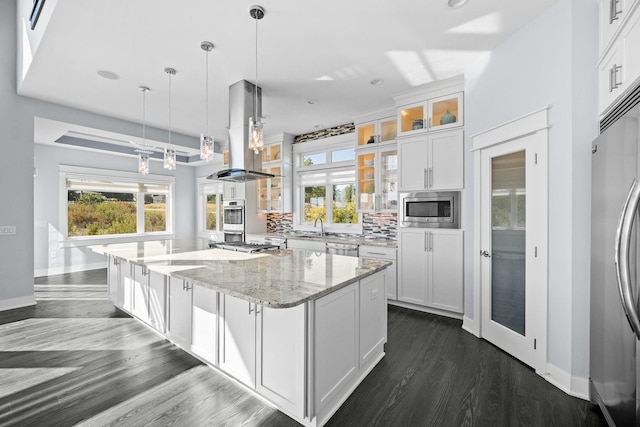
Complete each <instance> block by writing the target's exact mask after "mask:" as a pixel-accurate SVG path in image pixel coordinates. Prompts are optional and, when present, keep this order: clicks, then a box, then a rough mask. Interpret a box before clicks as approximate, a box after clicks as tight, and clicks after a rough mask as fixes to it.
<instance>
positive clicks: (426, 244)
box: [424, 231, 429, 252]
mask: <svg viewBox="0 0 640 427" xmlns="http://www.w3.org/2000/svg"><path fill="white" fill-rule="evenodd" d="M428 233H429V232H428V231H425V232H424V251H425V252H429V243H428V242H427V239H429V237H428V236H427V234H428Z"/></svg>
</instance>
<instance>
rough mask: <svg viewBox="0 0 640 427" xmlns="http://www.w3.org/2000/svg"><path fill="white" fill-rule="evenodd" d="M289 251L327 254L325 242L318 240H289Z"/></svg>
mask: <svg viewBox="0 0 640 427" xmlns="http://www.w3.org/2000/svg"><path fill="white" fill-rule="evenodd" d="M287 249H304V250H305V251H315V252H325V251H326V246H325V243H324V242H320V241H317V240H296V239H287Z"/></svg>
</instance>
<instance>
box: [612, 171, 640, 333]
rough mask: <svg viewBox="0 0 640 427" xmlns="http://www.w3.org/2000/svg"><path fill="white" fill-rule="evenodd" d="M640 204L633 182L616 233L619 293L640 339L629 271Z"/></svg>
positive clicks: (629, 319) (636, 187)
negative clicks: (634, 225) (632, 235)
mask: <svg viewBox="0 0 640 427" xmlns="http://www.w3.org/2000/svg"><path fill="white" fill-rule="evenodd" d="M638 202H640V186H638V185H637V183H636V180H635V179H634V180H633V183H632V184H631V189H630V190H629V194H628V195H627V200H625V202H624V206H623V207H622V213H621V215H620V221H619V222H618V229H617V231H616V246H615V249H616V252H615V258H614V259H615V264H616V276H617V278H618V292H619V293H620V300H621V301H622V308H623V309H624V313H625V314H626V316H627V320H628V321H629V325H630V326H631V330H632V331H633V332H634V333H635V335H636V337H637V338H638V339H640V318H638V312H637V311H636V307H635V304H634V303H633V292H632V290H631V273H630V271H629V248H630V246H631V228H632V227H633V221H634V218H635V214H636V210H637V209H638Z"/></svg>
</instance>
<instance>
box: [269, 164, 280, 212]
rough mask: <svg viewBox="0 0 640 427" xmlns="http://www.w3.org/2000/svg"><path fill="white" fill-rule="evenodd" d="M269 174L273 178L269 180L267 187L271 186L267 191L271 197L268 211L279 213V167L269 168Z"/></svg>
mask: <svg viewBox="0 0 640 427" xmlns="http://www.w3.org/2000/svg"><path fill="white" fill-rule="evenodd" d="M270 173H271V174H273V175H275V177H274V178H271V179H269V185H270V186H271V188H270V189H269V190H270V191H269V193H270V197H271V206H270V209H271V210H272V211H280V210H281V209H282V169H281V168H279V167H277V168H271V171H270Z"/></svg>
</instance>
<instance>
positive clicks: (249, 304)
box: [249, 303, 253, 314]
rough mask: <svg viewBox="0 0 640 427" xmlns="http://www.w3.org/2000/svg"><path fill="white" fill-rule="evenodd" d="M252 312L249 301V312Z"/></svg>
mask: <svg viewBox="0 0 640 427" xmlns="http://www.w3.org/2000/svg"><path fill="white" fill-rule="evenodd" d="M251 313H253V309H252V308H251V303H249V314H251Z"/></svg>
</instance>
